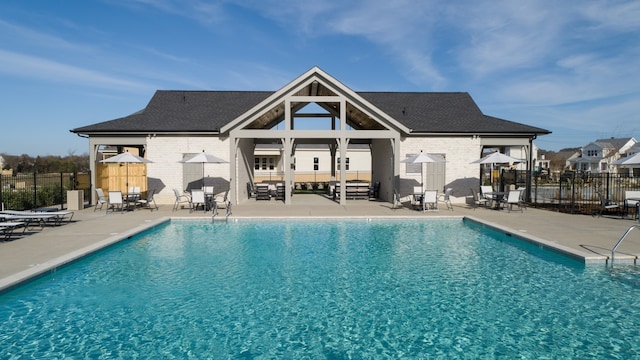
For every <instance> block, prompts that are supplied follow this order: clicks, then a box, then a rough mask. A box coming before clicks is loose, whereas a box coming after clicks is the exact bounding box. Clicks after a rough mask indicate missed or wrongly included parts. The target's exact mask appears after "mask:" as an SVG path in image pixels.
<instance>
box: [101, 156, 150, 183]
mask: <svg viewBox="0 0 640 360" xmlns="http://www.w3.org/2000/svg"><path fill="white" fill-rule="evenodd" d="M100 162H101V163H124V164H126V166H127V183H126V187H127V189H129V164H130V163H132V164H135V163H138V164H142V163H152V162H153V161H151V160H147V159H145V158H143V157H140V156H137V155H133V154H132V153H129V152H123V153H120V154H118V155H116V156H112V157H110V158H107V159H104V160H100Z"/></svg>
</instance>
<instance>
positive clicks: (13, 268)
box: [0, 195, 640, 290]
mask: <svg viewBox="0 0 640 360" xmlns="http://www.w3.org/2000/svg"><path fill="white" fill-rule="evenodd" d="M221 213H222V215H219V216H217V217H216V218H215V222H220V221H225V220H224V210H221ZM347 217H349V218H371V219H374V218H415V219H429V218H444V217H455V218H463V217H466V218H468V219H471V220H474V221H478V222H481V223H484V224H486V225H488V226H491V227H495V228H498V229H500V230H501V231H504V232H506V233H509V234H511V235H512V236H518V237H523V238H526V239H528V240H530V241H533V242H535V243H538V244H540V245H541V246H543V247H550V248H554V249H556V250H557V251H560V252H563V253H566V254H568V255H570V256H573V257H576V258H578V259H580V260H581V261H584V262H585V263H588V264H590V265H591V264H596V265H602V266H604V265H606V264H607V262H608V260H609V258H610V257H611V248H612V247H613V246H614V245H615V244H616V242H617V241H618V240H619V239H620V237H621V236H622V235H623V234H624V233H625V231H626V230H627V229H629V227H631V226H633V225H638V222H637V221H634V220H631V219H620V218H619V217H612V216H606V217H605V216H603V217H599V218H598V217H592V216H588V215H570V214H562V213H558V212H554V211H549V210H540V209H535V208H530V207H529V208H527V209H526V210H525V211H524V212H520V211H518V210H516V211H512V212H508V211H507V210H499V211H498V210H490V209H484V208H478V209H475V210H474V209H472V208H469V207H466V206H464V205H455V204H454V210H453V211H450V210H447V209H446V207H445V206H444V204H442V203H441V204H440V210H439V211H427V212H421V211H416V210H412V209H410V208H407V207H401V208H397V209H394V208H393V207H392V205H391V204H390V203H386V202H377V201H367V200H349V201H348V202H347V205H344V206H342V205H339V204H338V203H336V202H334V201H331V200H330V199H327V198H325V197H323V196H320V195H296V196H294V197H293V200H292V204H290V205H285V204H284V203H283V202H281V201H275V200H271V201H255V200H249V201H248V202H245V203H243V204H240V205H235V206H233V215H232V216H231V217H230V219H231V221H232V220H233V219H256V218H259V219H266V218H285V219H286V218H347ZM172 218H201V219H203V220H206V221H211V213H204V212H202V211H199V212H193V213H190V212H189V210H187V209H182V210H178V211H176V212H172V211H171V205H160V210H158V211H155V210H154V211H149V210H146V209H141V210H136V211H132V212H126V213H122V214H121V213H109V214H106V213H105V211H104V210H102V211H94V209H93V208H86V209H83V210H80V211H75V214H74V217H73V220H72V221H71V223H66V224H63V225H60V226H47V227H45V228H44V229H42V230H40V229H39V228H36V229H32V230H27V232H26V233H25V234H24V235H21V236H18V237H14V238H13V239H12V240H10V241H5V242H1V243H0V290H2V289H6V288H9V287H12V286H14V285H16V284H18V283H20V282H21V281H24V280H25V279H28V278H31V277H33V276H37V275H39V274H43V273H46V272H48V271H51V270H52V269H55V268H57V267H59V266H60V265H62V264H65V263H67V262H70V261H73V260H74V259H77V258H79V257H82V256H84V255H86V254H87V253H90V252H92V251H95V250H96V249H99V248H102V247H104V246H107V245H109V244H111V243H114V242H117V241H120V240H122V239H125V238H127V237H130V236H132V235H134V234H136V233H137V232H140V231H142V230H144V229H147V228H149V227H153V226H156V225H158V224H160V223H162V222H164V221H168V220H170V219H172ZM639 257H640V229H638V230H635V231H632V232H631V233H630V234H629V236H628V237H627V238H626V239H625V240H624V242H623V243H622V244H621V245H620V247H619V248H618V250H617V251H616V257H615V260H616V262H624V263H630V262H631V263H633V262H636V261H637V260H638V258H639Z"/></svg>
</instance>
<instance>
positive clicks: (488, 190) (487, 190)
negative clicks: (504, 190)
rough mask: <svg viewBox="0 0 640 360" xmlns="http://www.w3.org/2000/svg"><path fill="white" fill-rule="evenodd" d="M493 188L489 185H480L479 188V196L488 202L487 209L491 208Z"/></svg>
mask: <svg viewBox="0 0 640 360" xmlns="http://www.w3.org/2000/svg"><path fill="white" fill-rule="evenodd" d="M492 193H493V187H492V186H491V185H481V186H480V194H481V195H482V197H484V198H485V199H487V201H488V202H489V207H491V203H492V202H493V194H492Z"/></svg>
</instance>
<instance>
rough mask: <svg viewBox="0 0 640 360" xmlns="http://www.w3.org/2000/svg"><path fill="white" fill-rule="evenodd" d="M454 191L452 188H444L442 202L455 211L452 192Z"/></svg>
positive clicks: (448, 208)
mask: <svg viewBox="0 0 640 360" xmlns="http://www.w3.org/2000/svg"><path fill="white" fill-rule="evenodd" d="M452 193H453V189H452V188H446V189H445V190H444V194H442V202H443V203H444V204H445V205H447V210H451V211H453V205H451V194H452Z"/></svg>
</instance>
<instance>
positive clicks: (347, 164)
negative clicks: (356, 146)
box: [338, 158, 349, 171]
mask: <svg viewBox="0 0 640 360" xmlns="http://www.w3.org/2000/svg"><path fill="white" fill-rule="evenodd" d="M344 169H345V170H347V171H349V158H344ZM338 170H340V158H338Z"/></svg>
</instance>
